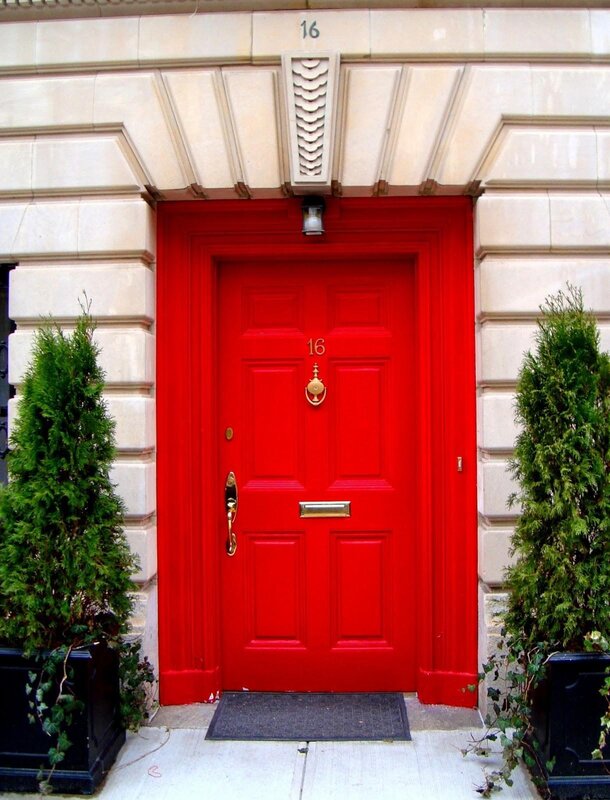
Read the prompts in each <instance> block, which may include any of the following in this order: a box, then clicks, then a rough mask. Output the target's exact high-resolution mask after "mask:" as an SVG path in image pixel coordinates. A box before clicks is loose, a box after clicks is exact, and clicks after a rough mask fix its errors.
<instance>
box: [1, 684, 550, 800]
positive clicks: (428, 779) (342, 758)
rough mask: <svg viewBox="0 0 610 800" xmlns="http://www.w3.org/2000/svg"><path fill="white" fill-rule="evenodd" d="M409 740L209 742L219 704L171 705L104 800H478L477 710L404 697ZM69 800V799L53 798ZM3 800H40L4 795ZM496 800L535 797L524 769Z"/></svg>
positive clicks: (123, 756) (133, 741)
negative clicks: (472, 746) (472, 750)
mask: <svg viewBox="0 0 610 800" xmlns="http://www.w3.org/2000/svg"><path fill="white" fill-rule="evenodd" d="M406 700H407V708H408V712H409V721H410V725H411V730H412V733H413V741H411V742H310V743H309V744H307V743H306V742H237V741H235V742H234V741H208V740H206V739H205V734H206V732H207V728H208V725H209V723H210V720H211V718H212V715H213V713H214V706H210V705H204V704H201V705H199V704H197V705H192V706H179V707H173V708H172V707H167V708H162V709H160V710H159V712H158V713H157V715H156V716H155V717H154V719H153V720H152V724H151V725H150V726H149V727H144V728H142V729H141V730H140V732H139V733H137V734H128V737H127V743H126V745H125V747H124V748H123V750H122V751H121V753H120V755H119V758H118V760H117V762H116V764H115V766H114V767H113V769H112V770H111V772H110V774H109V776H108V778H107V780H106V782H105V783H104V785H103V786H102V787H101V788H100V789H99V790H98V793H97V795H96V796H97V797H99V798H100V800H335V799H336V800H370V798H372V797H374V798H375V800H476V798H478V797H480V795H478V794H477V792H476V787H477V786H478V785H480V783H481V782H482V776H483V768H485V767H486V768H488V769H493V768H494V766H497V765H498V764H499V757H494V758H492V759H491V760H489V759H482V758H477V757H474V756H469V757H468V758H464V757H463V756H462V754H461V752H460V751H461V749H462V748H463V747H465V745H466V743H467V742H468V739H469V736H470V734H477V733H480V730H481V728H480V717H479V716H478V714H477V713H476V712H474V711H472V710H468V709H453V708H448V707H447V706H421V705H420V704H419V703H418V702H417V699H416V698H414V697H407V698H406ZM54 796H57V797H68V796H67V795H54ZM0 797H1V798H2V799H3V800H19V798H21V800H34V798H37V797H38V795H33V794H29V795H24V794H1V793H0ZM498 800H538V794H537V792H536V789H535V788H534V786H533V785H532V783H531V781H530V780H529V777H528V776H527V773H526V772H525V771H524V770H522V769H518V770H516V772H515V775H514V784H513V786H512V787H510V788H508V787H507V788H506V789H504V790H503V792H502V793H501V794H500V795H499V796H498Z"/></svg>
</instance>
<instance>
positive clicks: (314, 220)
mask: <svg viewBox="0 0 610 800" xmlns="http://www.w3.org/2000/svg"><path fill="white" fill-rule="evenodd" d="M302 208H303V233H304V234H305V236H320V235H321V234H322V233H324V223H323V221H322V215H323V214H324V208H325V204H324V198H323V197H318V196H316V195H307V196H306V197H304V198H303V206H302Z"/></svg>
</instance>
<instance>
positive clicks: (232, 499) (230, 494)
mask: <svg viewBox="0 0 610 800" xmlns="http://www.w3.org/2000/svg"><path fill="white" fill-rule="evenodd" d="M237 506H238V498H237V478H236V477H235V473H234V472H229V474H228V475H227V480H226V482H225V509H226V512H227V528H228V536H227V542H226V545H225V548H226V551H227V555H228V556H234V555H235V551H236V550H237V534H236V532H235V531H234V530H233V523H234V522H235V517H236V516H237Z"/></svg>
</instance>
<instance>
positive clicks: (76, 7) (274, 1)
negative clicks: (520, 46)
mask: <svg viewBox="0 0 610 800" xmlns="http://www.w3.org/2000/svg"><path fill="white" fill-rule="evenodd" d="M351 6H352V3H351V2H350V0H326V1H325V0H316V7H315V9H313V10H316V11H319V10H336V9H349V8H350V7H351ZM367 6H368V7H369V8H371V9H380V10H382V9H383V10H385V9H395V10H411V9H421V8H423V9H450V10H451V11H455V9H456V8H458V7H459V3H456V2H453V1H452V0H425V2H423V0H369V1H368V3H367ZM287 7H288V8H290V10H297V11H301V12H307V11H311V10H312V8H311V4H310V0H290V1H289V2H287V0H284V1H282V0H0V14H1V13H3V12H4V13H6V14H7V16H8V15H19V18H21V19H41V18H43V19H49V18H53V17H56V18H58V17H65V16H70V17H72V18H75V17H88V16H100V15H102V16H123V15H126V14H131V13H136V14H159V13H172V14H176V13H182V14H193V13H222V12H227V11H229V12H233V11H241V12H256V11H282V10H285V9H286V8H287ZM463 7H464V8H510V7H515V8H556V7H557V0H466V1H465V2H463ZM561 7H562V8H582V0H562V1H561ZM587 7H588V8H606V7H607V0H588V2H587Z"/></svg>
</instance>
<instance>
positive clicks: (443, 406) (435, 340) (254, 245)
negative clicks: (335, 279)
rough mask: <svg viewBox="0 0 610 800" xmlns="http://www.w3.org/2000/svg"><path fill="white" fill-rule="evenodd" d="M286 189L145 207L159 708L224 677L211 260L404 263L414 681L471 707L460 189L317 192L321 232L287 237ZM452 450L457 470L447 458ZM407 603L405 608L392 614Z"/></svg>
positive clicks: (470, 387) (470, 411)
mask: <svg viewBox="0 0 610 800" xmlns="http://www.w3.org/2000/svg"><path fill="white" fill-rule="evenodd" d="M300 226H301V213H300V202H299V201H298V200H295V199H286V200H261V201H254V202H248V201H239V200H236V201H210V202H206V203H201V202H191V203H162V204H159V207H158V269H157V324H156V335H157V384H156V387H157V388H156V391H157V436H158V442H157V467H158V478H157V494H158V497H157V509H158V553H159V651H160V652H159V658H160V695H161V702H162V703H163V704H173V703H188V702H202V701H206V700H210V699H213V698H214V697H215V696H216V695H217V693H218V692H219V691H220V689H221V687H222V672H221V671H222V664H221V663H220V661H221V659H220V635H221V631H220V614H219V602H220V601H219V572H220V570H219V559H220V558H222V557H223V547H222V545H223V539H222V536H223V533H224V531H223V528H222V495H221V481H220V477H219V475H218V467H217V463H218V462H217V448H218V446H219V438H218V437H219V436H220V435H221V433H222V432H221V431H220V430H218V424H217V421H216V418H217V413H216V397H217V395H218V392H219V391H221V387H218V386H216V385H215V379H216V375H217V370H216V359H217V358H218V357H220V358H222V343H221V342H218V341H217V336H216V292H217V289H216V270H217V265H218V264H219V263H221V262H222V260H223V259H228V258H230V259H239V258H247V259H248V260H252V259H257V258H260V259H266V260H275V259H279V258H281V259H283V260H284V261H285V260H290V259H291V258H295V259H297V258H298V259H307V258H312V259H316V261H318V260H328V261H329V263H332V259H333V258H334V257H341V258H342V259H345V258H354V259H358V258H362V257H365V256H366V255H367V254H368V255H371V256H375V257H377V258H379V257H384V256H386V257H389V258H400V257H404V258H405V259H409V260H412V259H414V260H415V264H416V292H417V298H416V306H417V320H416V327H417V337H418V342H417V349H418V355H419V362H418V378H419V385H420V393H419V395H420V396H419V414H418V420H417V424H418V425H419V437H418V438H419V452H418V453H408V454H405V457H406V458H416V459H417V460H418V463H419V486H418V501H419V502H418V508H416V509H398V510H397V513H405V514H407V513H408V514H410V515H415V517H416V519H417V526H418V529H419V537H418V545H419V547H418V551H417V552H416V553H415V554H414V557H415V558H416V559H417V568H416V570H415V571H416V572H417V574H418V576H419V577H418V586H417V592H418V596H419V598H420V604H419V606H418V608H417V610H416V612H415V613H416V614H417V617H418V621H419V624H418V637H417V639H418V641H417V660H418V665H419V669H418V677H417V685H416V686H415V687H412V688H413V689H415V690H416V691H417V692H418V695H419V697H420V699H421V700H422V701H423V702H427V703H448V704H451V705H472V704H473V701H472V697H471V696H469V694H468V693H466V694H465V693H463V692H462V691H461V690H462V688H463V687H464V686H466V685H467V684H469V683H473V682H474V681H475V677H476V672H477V591H476V590H477V537H476V530H477V527H476V522H477V518H476V428H475V346H474V340H475V337H474V331H475V318H474V288H473V283H474V281H473V273H474V264H473V250H472V205H471V201H470V200H469V199H468V198H463V197H461V198H366V199H364V198H350V199H334V198H330V199H328V200H327V210H326V214H325V227H326V234H325V235H324V236H322V237H304V236H303V235H302V234H301V233H300ZM459 458H461V471H460V470H459V469H458V459H459ZM405 613H409V610H408V609H406V610H405Z"/></svg>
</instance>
